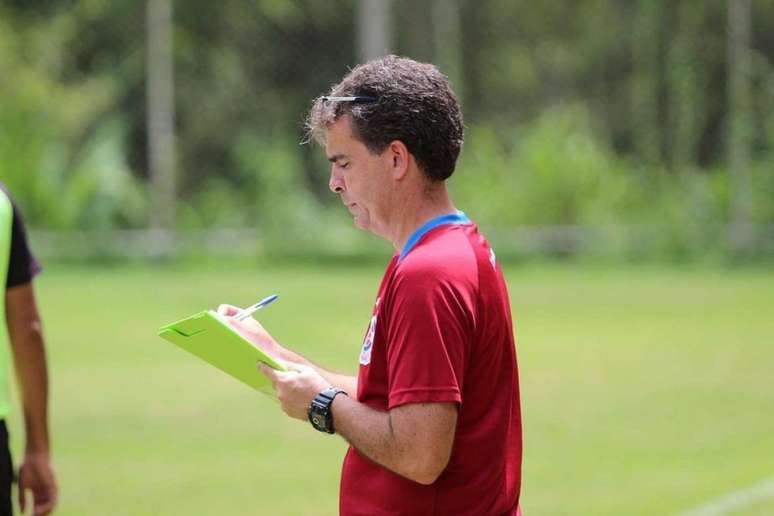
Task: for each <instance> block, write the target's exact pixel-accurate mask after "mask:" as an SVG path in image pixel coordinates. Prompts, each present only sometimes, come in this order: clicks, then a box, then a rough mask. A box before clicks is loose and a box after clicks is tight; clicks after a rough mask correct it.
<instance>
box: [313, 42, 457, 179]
mask: <svg viewBox="0 0 774 516" xmlns="http://www.w3.org/2000/svg"><path fill="white" fill-rule="evenodd" d="M347 115H349V117H350V123H351V125H352V131H353V134H354V136H355V137H356V138H357V139H358V140H360V141H361V142H362V143H363V144H364V145H365V146H366V148H368V150H369V151H370V152H372V153H374V154H379V153H381V152H383V151H384V149H386V148H387V146H388V145H389V144H390V142H392V141H395V140H400V141H401V142H403V144H404V145H406V148H408V150H409V152H410V153H411V154H412V155H413V156H414V159H416V161H417V164H418V165H419V167H420V168H421V169H422V171H423V172H424V173H425V175H426V176H427V178H428V179H430V180H431V181H443V180H445V179H447V178H448V177H449V176H451V175H452V173H453V172H454V167H455V165H456V163H457V158H458V157H459V154H460V150H461V148H462V142H463V139H464V136H463V122H462V112H461V110H460V105H459V102H458V100H457V97H456V96H455V95H454V92H453V91H452V89H451V85H450V84H449V79H448V78H447V77H446V76H445V75H443V74H442V73H441V72H440V71H439V70H438V68H436V67H435V66H434V65H432V64H426V63H419V62H417V61H414V60H412V59H408V58H404V57H398V56H394V55H389V56H385V57H382V58H379V59H375V60H372V61H368V62H367V63H365V64H362V65H359V66H357V67H356V68H354V69H353V70H352V71H350V72H349V73H348V74H347V75H346V76H345V77H344V78H343V79H342V81H341V82H340V83H338V84H336V85H335V86H333V88H331V91H330V93H329V94H328V95H325V96H322V97H319V98H317V99H316V100H315V101H314V104H313V105H312V108H311V110H310V111H309V116H308V118H307V121H306V126H307V131H308V136H309V139H314V140H315V141H316V142H318V143H319V144H321V145H324V144H325V135H326V132H327V128H328V126H330V125H331V124H333V123H334V122H336V121H337V120H339V119H340V118H341V117H343V116H347Z"/></svg>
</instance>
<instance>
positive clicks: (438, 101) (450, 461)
mask: <svg viewBox="0 0 774 516" xmlns="http://www.w3.org/2000/svg"><path fill="white" fill-rule="evenodd" d="M309 127H310V130H311V132H312V135H313V136H314V137H315V139H317V140H318V141H319V142H320V143H321V144H323V145H324V147H325V153H326V155H327V157H328V160H329V161H330V162H331V173H330V179H329V187H330V189H331V191H332V192H333V193H335V194H336V195H338V196H339V198H340V199H341V202H342V204H344V206H346V208H347V209H348V210H349V212H350V213H351V214H352V216H353V219H354V223H355V225H356V226H357V227H359V228H361V229H364V230H366V231H370V232H371V233H374V234H375V235H377V236H380V237H382V238H384V239H385V240H387V241H388V242H390V243H392V245H393V248H394V249H395V253H394V254H393V256H392V258H391V259H390V261H389V263H388V265H387V269H386V271H385V273H384V277H383V279H382V283H381V285H380V287H379V289H378V291H377V294H376V300H375V303H374V306H373V309H372V310H371V311H370V313H367V315H368V318H366V317H365V315H366V313H364V321H367V326H366V327H367V330H366V332H365V338H364V339H363V343H362V346H361V347H360V349H359V350H358V349H356V348H354V347H353V349H352V350H351V352H352V357H353V361H354V360H358V362H359V371H358V375H357V376H346V375H341V374H336V373H333V372H331V371H328V370H326V369H323V368H321V367H319V366H316V365H315V364H313V363H312V362H310V361H309V360H308V359H306V358H305V357H303V356H301V355H299V354H297V353H295V352H294V351H292V350H290V349H288V348H285V347H283V346H282V345H280V344H279V343H278V342H277V341H276V340H275V339H274V338H273V337H272V336H271V335H270V334H268V333H267V332H266V330H265V329H264V328H263V327H262V326H261V325H260V323H258V322H257V321H255V320H254V319H246V320H245V321H237V320H233V325H234V326H235V327H236V328H237V329H239V331H241V332H243V334H245V335H246V336H248V338H250V339H251V340H252V341H253V342H255V343H256V344H258V345H259V346H261V347H262V348H264V349H265V350H267V351H268V352H269V353H270V354H273V355H274V356H276V357H278V358H281V359H283V360H285V361H287V362H288V365H289V367H290V368H291V369H293V371H292V372H279V371H274V370H273V369H270V368H268V367H267V366H264V365H263V364H261V365H260V367H261V370H262V371H263V372H264V374H266V376H268V377H269V378H270V379H271V381H272V385H273V387H274V389H275V390H276V392H277V397H278V398H279V400H280V402H281V404H282V409H283V410H284V411H285V412H286V413H287V414H288V415H289V416H291V417H295V418H298V419H302V420H305V419H308V420H309V422H310V423H311V424H312V426H313V427H314V428H315V429H316V430H319V431H322V432H327V433H337V434H339V435H340V436H341V437H343V438H344V439H346V441H347V442H348V443H349V444H350V448H349V451H348V452H347V455H346V457H345V458H344V464H343V466H342V474H341V484H340V492H339V511H340V514H341V515H342V516H375V515H380V516H387V515H390V516H393V515H394V516H397V515H405V516H415V515H423V516H424V515H427V516H433V515H438V516H441V515H442V516H453V515H459V516H470V515H477V516H518V515H519V514H520V509H519V500H520V494H521V458H522V440H521V406H520V402H519V377H518V368H517V364H516V349H515V342H514V335H513V325H512V321H511V309H510V302H509V300H508V292H507V288H506V284H505V280H504V278H503V274H502V270H501V269H500V266H499V264H498V262H497V259H496V257H495V254H494V251H493V250H492V248H491V247H490V246H489V244H488V243H487V241H486V239H485V238H484V237H483V235H481V233H480V232H479V231H478V228H477V227H476V225H475V224H474V223H473V222H472V221H471V220H470V219H469V218H468V217H467V216H466V215H465V214H464V213H463V212H461V211H459V210H457V208H456V207H455V205H454V204H453V203H452V200H451V198H450V195H449V192H448V190H447V187H446V179H448V178H449V177H450V176H451V175H452V173H453V172H454V168H455V164H456V161H457V157H458V155H459V153H460V149H461V147H462V141H463V124H462V113H461V110H460V106H459V103H458V102H457V98H456V97H455V96H454V93H453V92H452V90H451V86H450V85H449V82H448V79H447V78H446V77H445V76H444V75H443V74H442V73H441V72H440V71H439V70H438V69H437V68H436V67H435V66H433V65H430V64H423V63H418V62H416V61H413V60H411V59H406V58H400V57H396V56H387V57H384V58H382V59H377V60H374V61H369V62H368V63H365V64H363V65H361V66H358V67H356V68H354V69H353V70H352V71H351V72H350V73H349V74H347V76H346V77H344V79H343V80H342V81H341V82H340V83H339V84H337V85H335V86H334V87H333V88H332V90H331V91H330V93H329V94H328V95H326V96H323V97H320V98H318V99H317V100H316V101H315V103H314V105H313V107H312V110H311V113H310V116H309ZM364 308H365V307H364ZM220 312H221V313H222V314H224V315H226V316H233V315H236V314H237V313H239V309H238V308H236V307H234V306H230V305H223V306H221V307H220ZM364 312H365V310H364ZM322 345H329V344H327V343H325V344H322ZM358 351H359V353H358ZM302 489H303V488H302Z"/></svg>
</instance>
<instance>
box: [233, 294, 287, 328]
mask: <svg viewBox="0 0 774 516" xmlns="http://www.w3.org/2000/svg"><path fill="white" fill-rule="evenodd" d="M278 297H279V296H278V295H277V294H272V295H270V296H268V297H265V298H263V299H261V300H260V301H258V302H257V303H255V304H254V305H253V306H251V307H249V308H245V309H244V310H242V311H241V312H239V313H238V314H237V315H235V316H234V319H236V320H237V321H242V320H244V319H247V318H248V317H250V316H251V315H253V314H254V313H255V312H257V311H258V310H260V309H261V308H263V307H264V306H267V305H270V304H272V303H273V302H275V301H276V300H277V298H278Z"/></svg>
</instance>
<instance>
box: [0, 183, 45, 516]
mask: <svg viewBox="0 0 774 516" xmlns="http://www.w3.org/2000/svg"><path fill="white" fill-rule="evenodd" d="M39 272H40V265H39V264H38V262H37V261H36V260H35V258H34V256H33V255H32V253H31V252H30V248H29V245H28V244H27V235H26V233H25V229H24V222H23V221H22V217H21V213H20V212H19V210H18V208H17V207H16V205H15V204H14V202H13V200H12V199H11V196H10V194H9V192H8V190H7V189H6V187H5V185H3V184H2V183H0V280H4V283H5V296H3V297H1V298H0V304H2V305H3V308H4V312H5V323H6V330H7V331H2V332H0V339H2V340H7V341H8V343H9V344H10V346H6V345H0V514H3V515H11V514H13V503H12V494H11V484H12V483H13V481H14V477H15V475H14V467H13V461H12V459H11V453H10V450H9V447H8V428H7V426H6V419H7V418H8V415H9V413H10V408H11V400H10V390H9V378H8V370H9V369H10V368H9V366H8V362H9V359H10V358H13V364H14V369H15V371H16V378H17V381H18V385H19V393H20V397H21V406H22V410H21V412H22V414H23V417H24V431H25V439H26V441H25V449H24V457H23V458H22V461H21V466H20V468H19V473H18V477H17V481H18V498H19V507H20V508H21V511H22V512H26V509H27V507H28V506H29V505H32V507H33V514H34V515H36V516H44V515H46V514H51V512H52V511H53V510H54V507H55V506H56V502H57V484H56V479H55V476H54V469H53V466H52V464H51V447H50V440H49V429H48V370H47V366H46V353H45V346H44V342H43V332H42V329H41V321H40V315H39V314H38V309H37V305H36V303H35V293H34V290H33V286H32V280H33V278H34V277H35V276H36V275H37V274H38V273H39ZM9 347H10V350H11V353H9V352H8V349H9ZM29 492H31V497H30V496H29V495H30V493H29Z"/></svg>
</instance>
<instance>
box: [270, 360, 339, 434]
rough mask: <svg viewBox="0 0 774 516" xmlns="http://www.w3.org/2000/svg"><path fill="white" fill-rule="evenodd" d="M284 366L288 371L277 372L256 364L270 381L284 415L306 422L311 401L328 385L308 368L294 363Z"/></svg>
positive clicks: (328, 385) (315, 372) (328, 384)
mask: <svg viewBox="0 0 774 516" xmlns="http://www.w3.org/2000/svg"><path fill="white" fill-rule="evenodd" d="M285 365H286V366H287V367H288V369H290V371H277V370H275V369H272V368H271V367H269V366H267V365H266V364H264V363H262V362H259V363H258V369H260V370H261V372H262V373H263V374H265V375H266V376H267V377H268V378H269V380H271V385H272V387H274V390H275V391H276V393H277V398H278V399H279V401H280V403H281V404H282V410H283V411H284V412H285V414H287V415H288V416H290V417H294V418H296V419H302V420H304V421H306V419H307V417H308V416H307V411H308V410H309V405H311V403H312V400H313V399H314V397H315V396H317V395H318V394H319V393H320V392H322V391H323V390H324V389H326V388H327V387H330V383H328V382H327V381H326V380H325V378H323V377H322V376H320V375H319V374H318V373H317V371H315V370H314V369H313V368H311V367H309V366H305V365H301V364H294V363H287V364H285Z"/></svg>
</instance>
